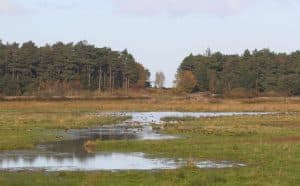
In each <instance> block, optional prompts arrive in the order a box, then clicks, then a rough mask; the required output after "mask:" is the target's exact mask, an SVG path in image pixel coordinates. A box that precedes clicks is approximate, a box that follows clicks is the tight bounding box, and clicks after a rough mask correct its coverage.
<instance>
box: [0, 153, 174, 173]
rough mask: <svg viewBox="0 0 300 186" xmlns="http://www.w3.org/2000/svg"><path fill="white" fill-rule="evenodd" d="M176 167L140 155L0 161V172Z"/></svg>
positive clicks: (167, 161)
mask: <svg viewBox="0 0 300 186" xmlns="http://www.w3.org/2000/svg"><path fill="white" fill-rule="evenodd" d="M177 167H178V164H177V163H176V162H175V161H174V160H170V159H151V158H146V157H145V155H144V154H142V153H128V154H126V153H99V154H94V155H90V156H89V157H86V158H83V159H80V158H77V157H75V156H66V155H62V156H55V155H36V156H35V155H26V154H22V155H18V156H17V155H16V156H15V157H5V158H0V169H10V170H36V169H41V170H47V171H76V170H79V171H93V170H152V169H175V168H177Z"/></svg>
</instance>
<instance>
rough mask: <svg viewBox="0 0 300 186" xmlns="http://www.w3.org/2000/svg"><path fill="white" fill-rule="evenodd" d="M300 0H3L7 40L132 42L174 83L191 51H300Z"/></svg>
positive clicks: (1, 31) (0, 8)
mask: <svg viewBox="0 0 300 186" xmlns="http://www.w3.org/2000/svg"><path fill="white" fill-rule="evenodd" d="M299 20H300V0H85V1H83V0H0V39H2V40H3V41H5V42H6V41H8V42H13V41H17V42H24V41H28V40H32V41H34V42H36V43H37V44H38V45H44V44H45V43H51V44H52V43H55V42H56V41H64V42H72V41H74V42H77V41H80V40H87V41H89V42H90V43H92V44H95V45H96V46H99V47H103V46H108V47H111V48H112V49H114V50H123V49H125V48H127V49H128V51H129V52H131V53H132V54H133V55H134V56H135V58H136V60H137V61H139V62H140V63H142V64H143V65H144V66H146V67H147V68H149V69H150V71H151V73H152V74H155V72H156V71H163V72H164V73H165V74H166V76H167V85H168V86H171V85H172V81H173V79H174V76H175V72H176V70H177V67H178V65H179V64H180V62H181V61H182V60H183V58H184V57H185V56H187V55H189V54H190V53H194V54H198V53H203V52H204V51H205V49H206V48H208V47H210V48H211V49H212V51H221V52H224V53H241V52H242V51H243V50H244V49H246V48H249V49H251V50H253V49H255V48H258V49H261V48H270V49H271V50H274V51H277V52H290V51H294V50H297V49H300V35H299V34H300V24H299Z"/></svg>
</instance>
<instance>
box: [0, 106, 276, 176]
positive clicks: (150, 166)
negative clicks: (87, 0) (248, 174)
mask: <svg viewBox="0 0 300 186" xmlns="http://www.w3.org/2000/svg"><path fill="white" fill-rule="evenodd" d="M105 114H109V115H129V116H132V119H129V120H128V121H126V122H122V123H119V124H116V125H107V126H101V127H95V128H90V129H76V130H68V131H65V132H64V133H65V135H66V136H69V140H62V141H57V142H49V143H43V144H39V145H38V146H37V148H36V150H34V151H9V152H0V170H9V171H17V170H45V171H95V170H104V171H107V170H109V171H118V170H119V171H122V170H157V169H177V168H179V167H182V166H185V165H187V161H186V160H184V159H179V160H175V159H167V158H153V157H149V156H147V155H146V154H143V153H135V152H133V153H117V152H113V153H105V152H93V151H91V150H89V149H86V148H85V147H84V143H85V142H86V141H88V140H92V141H93V140H165V139H174V138H176V136H171V135H166V134H160V133H158V132H156V131H154V130H152V126H151V124H153V123H155V124H160V123H162V121H161V118H163V117H187V116H190V117H219V116H235V115H264V114H272V113H258V112H219V113H217V112H199V113H196V112H126V113H97V115H99V116H100V115H105ZM195 166H197V167H198V168H232V167H243V166H245V165H244V164H241V163H236V162H230V161H220V162H215V161H209V160H208V161H198V162H195Z"/></svg>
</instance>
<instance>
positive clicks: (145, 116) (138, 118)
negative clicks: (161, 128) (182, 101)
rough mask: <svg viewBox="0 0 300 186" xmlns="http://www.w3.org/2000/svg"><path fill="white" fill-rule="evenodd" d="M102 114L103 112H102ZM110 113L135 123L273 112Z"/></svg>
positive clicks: (158, 122) (155, 122)
mask: <svg viewBox="0 0 300 186" xmlns="http://www.w3.org/2000/svg"><path fill="white" fill-rule="evenodd" d="M102 114H103V113H102ZM106 114H110V115H118V116H120V115H126V116H132V119H131V121H132V122H136V123H144V124H149V123H154V124H160V123H162V121H161V118H164V117H196V118H201V117H222V116H245V115H248V116H254V115H267V114H274V113H273V112H124V113H121V112H116V113H106Z"/></svg>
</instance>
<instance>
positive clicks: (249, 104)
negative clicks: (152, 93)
mask: <svg viewBox="0 0 300 186" xmlns="http://www.w3.org/2000/svg"><path fill="white" fill-rule="evenodd" d="M5 110H10V111H11V110H17V111H41V112H42V111H54V112H56V111H57V112H62V111H276V112H299V111H300V99H298V98H267V99H254V100H247V99H246V100H245V99H224V100H218V101H215V100H210V99H201V100H197V101H195V100H185V99H162V98H155V99H149V100H143V99H136V100H73V101H2V102H0V111H5Z"/></svg>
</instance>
